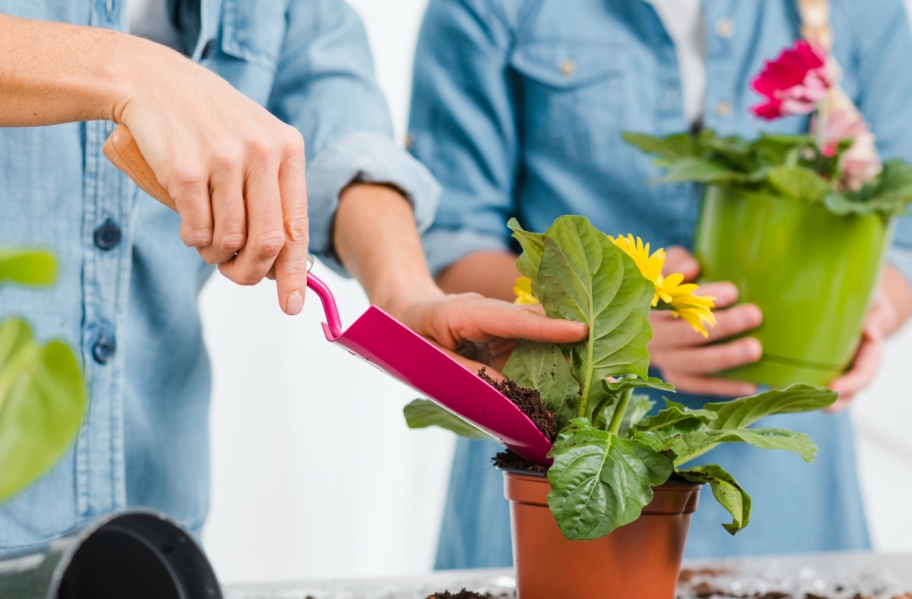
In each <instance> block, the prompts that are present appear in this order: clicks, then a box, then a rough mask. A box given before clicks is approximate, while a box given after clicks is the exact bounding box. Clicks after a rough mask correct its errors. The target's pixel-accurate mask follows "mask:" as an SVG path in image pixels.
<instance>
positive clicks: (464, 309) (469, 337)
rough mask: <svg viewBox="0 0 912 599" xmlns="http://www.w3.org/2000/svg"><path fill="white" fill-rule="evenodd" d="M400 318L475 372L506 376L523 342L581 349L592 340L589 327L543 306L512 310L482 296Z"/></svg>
mask: <svg viewBox="0 0 912 599" xmlns="http://www.w3.org/2000/svg"><path fill="white" fill-rule="evenodd" d="M394 316H397V317H398V318H399V320H400V321H402V322H403V323H404V324H405V325H407V326H408V327H409V328H411V329H412V330H414V331H415V332H417V333H419V334H420V335H422V336H424V337H426V338H428V339H430V340H431V341H433V342H434V343H436V344H437V345H438V346H440V347H441V348H442V349H443V350H444V351H446V352H447V353H449V354H450V355H451V356H453V357H454V358H455V359H456V360H457V361H459V362H460V363H462V364H463V365H464V366H465V367H466V368H468V369H469V370H472V371H473V372H476V371H478V370H480V369H481V368H482V366H487V367H490V368H494V369H495V370H497V371H500V370H502V369H503V367H504V364H506V362H507V359H508V358H509V357H510V353H511V352H512V351H513V347H514V346H515V344H516V340H517V339H527V340H529V341H539V342H547V343H576V342H578V341H582V340H583V339H585V338H586V336H587V335H588V334H589V327H588V326H587V325H585V324H584V323H581V322H573V321H569V320H560V319H554V318H548V317H547V316H545V314H544V310H542V308H541V306H523V305H516V304H511V303H508V302H504V301H501V300H496V299H490V298H485V297H483V296H481V295H479V294H477V293H462V294H456V295H442V294H441V295H436V296H431V297H427V298H425V299H422V300H419V301H417V302H415V303H413V304H412V305H411V306H409V307H408V308H407V309H406V310H405V311H404V312H403V313H401V314H398V315H395V314H394ZM489 374H492V375H494V376H497V373H496V372H495V373H491V372H490V371H489Z"/></svg>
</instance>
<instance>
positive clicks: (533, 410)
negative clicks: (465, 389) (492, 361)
mask: <svg viewBox="0 0 912 599" xmlns="http://www.w3.org/2000/svg"><path fill="white" fill-rule="evenodd" d="M478 376H480V377H481V378H482V380H483V381H484V382H486V383H488V384H489V385H491V386H492V387H494V388H495V389H497V390H498V391H500V393H501V395H503V396H504V397H506V398H507V399H509V400H510V401H512V402H513V403H514V404H516V407H518V408H519V409H520V410H522V412H523V414H525V415H526V416H528V417H529V419H530V420H532V422H533V423H534V424H535V426H537V427H538V430H540V431H541V432H542V434H543V435H545V436H546V437H548V439H550V440H551V441H554V439H555V437H556V436H557V416H556V415H555V414H554V412H551V411H549V410H548V409H547V408H546V407H545V404H543V403H542V400H541V395H539V393H538V391H536V390H535V389H528V388H526V387H520V386H519V385H517V384H516V383H515V382H513V381H510V380H505V381H495V380H494V379H492V378H491V377H490V376H488V374H487V372H486V369H484V368H482V369H481V370H479V371H478Z"/></svg>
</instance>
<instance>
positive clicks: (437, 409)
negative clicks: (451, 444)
mask: <svg viewBox="0 0 912 599" xmlns="http://www.w3.org/2000/svg"><path fill="white" fill-rule="evenodd" d="M402 413H403V414H405V422H406V424H408V427H409V428H427V427H429V426H439V427H440V428H445V429H446V430H448V431H450V432H453V433H456V434H457V435H459V436H460V437H468V438H469V439H490V438H491V437H490V435H488V434H487V433H485V432H484V431H483V430H481V429H479V428H476V427H475V426H474V425H472V424H469V423H468V422H466V421H465V420H463V419H462V418H460V417H459V416H457V415H455V414H453V413H452V412H450V411H449V410H447V409H446V408H444V407H442V406H440V405H438V404H436V403H434V402H433V401H431V400H429V399H415V400H413V401H412V402H411V403H409V404H408V405H407V406H405V407H404V408H403V409H402Z"/></svg>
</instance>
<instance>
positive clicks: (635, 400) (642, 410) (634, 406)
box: [606, 394, 655, 439]
mask: <svg viewBox="0 0 912 599" xmlns="http://www.w3.org/2000/svg"><path fill="white" fill-rule="evenodd" d="M654 406H655V402H654V401H652V400H651V399H649V396H648V395H637V394H634V395H633V397H631V398H630V403H628V404H627V410H626V412H624V417H623V418H622V419H621V428H620V430H618V435H619V436H620V437H621V438H622V439H624V438H627V437H628V436H629V433H630V431H631V430H632V429H633V427H634V426H635V425H636V424H637V423H639V422H640V421H641V420H643V418H645V417H646V414H648V413H649V412H650V411H651V410H652V408H653V407H654ZM606 420H607V419H606Z"/></svg>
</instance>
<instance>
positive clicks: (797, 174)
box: [766, 166, 832, 204]
mask: <svg viewBox="0 0 912 599" xmlns="http://www.w3.org/2000/svg"><path fill="white" fill-rule="evenodd" d="M766 176H767V178H768V179H769V182H770V183H771V184H772V186H773V187H774V188H775V189H776V191H778V192H779V193H782V194H784V195H786V196H788V197H791V198H794V199H795V200H798V201H799V202H803V203H806V204H819V203H821V202H823V199H824V198H825V197H826V195H827V194H828V193H829V192H830V190H831V189H832V188H831V187H830V184H829V183H827V182H826V181H825V180H824V179H823V177H821V176H820V175H818V174H817V173H816V172H814V171H813V170H811V169H809V168H805V167H803V166H776V167H773V168H771V169H769V170H768V171H767V174H766Z"/></svg>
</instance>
